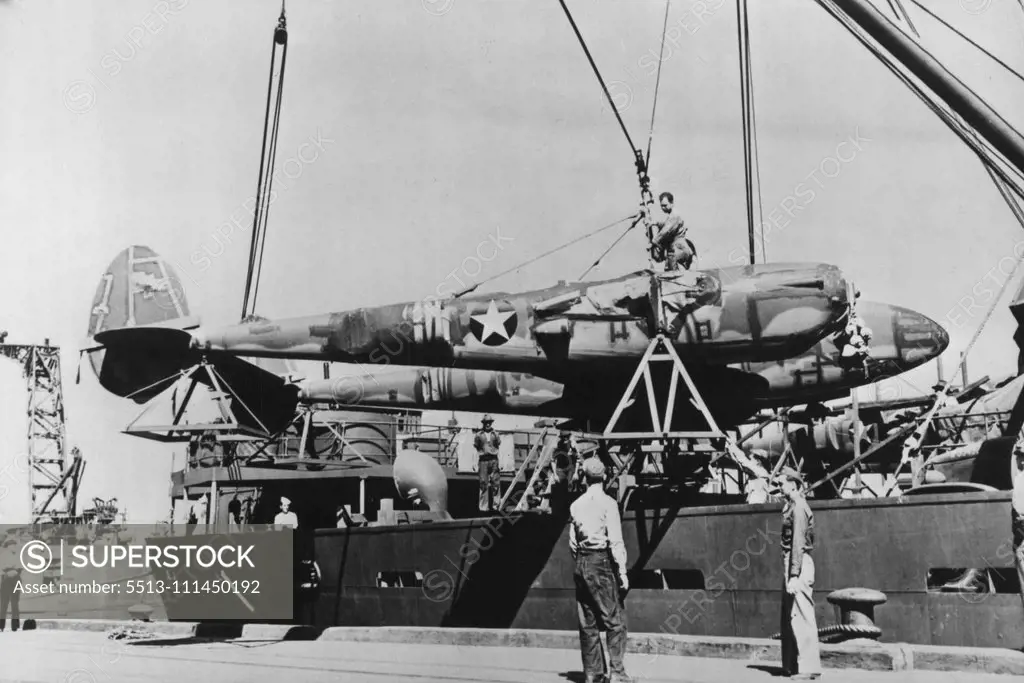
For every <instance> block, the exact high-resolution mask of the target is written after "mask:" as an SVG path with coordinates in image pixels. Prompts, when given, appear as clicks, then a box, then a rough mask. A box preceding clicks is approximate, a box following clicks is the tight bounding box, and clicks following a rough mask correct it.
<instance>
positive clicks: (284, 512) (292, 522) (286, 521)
mask: <svg viewBox="0 0 1024 683" xmlns="http://www.w3.org/2000/svg"><path fill="white" fill-rule="evenodd" d="M291 504H292V502H291V501H290V500H288V499H287V498H285V497H284V496H281V511H280V512H278V513H277V516H275V517H274V526H275V527H291V528H292V529H298V528H299V518H298V517H296V516H295V513H294V512H289V508H290V507H291Z"/></svg>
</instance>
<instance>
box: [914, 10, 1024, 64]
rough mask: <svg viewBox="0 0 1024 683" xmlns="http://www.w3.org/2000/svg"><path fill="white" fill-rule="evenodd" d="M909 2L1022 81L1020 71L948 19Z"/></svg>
mask: <svg viewBox="0 0 1024 683" xmlns="http://www.w3.org/2000/svg"><path fill="white" fill-rule="evenodd" d="M910 2H912V3H913V4H914V5H916V6H917V8H918V9H920V10H921V11H922V12H924V13H925V14H927V15H928V16H930V17H931V18H932V19H934V20H935V21H937V22H939V23H940V24H942V25H943V26H945V27H946V28H947V29H949V30H950V31H952V32H953V33H955V34H956V35H957V36H959V37H960V38H962V39H963V40H965V41H966V42H967V43H969V44H970V45H971V46H972V47H974V48H975V49H977V50H978V51H979V52H981V54H983V55H985V56H986V57H988V58H989V59H991V60H992V61H993V62H995V63H996V64H998V65H999V66H1001V67H1003V69H1005V70H1006V71H1008V72H1009V73H1010V75H1012V76H1013V77H1014V78H1016V79H1017V80H1019V81H1022V82H1024V76H1022V75H1021V74H1020V72H1018V71H1017V70H1016V69H1014V68H1013V67H1012V66H1010V65H1009V64H1007V63H1006V62H1005V61H1003V60H1002V59H1000V58H999V57H997V56H995V55H994V54H992V53H991V52H989V51H988V50H986V49H985V48H984V47H982V46H981V45H979V44H978V43H977V42H975V41H974V40H971V39H970V38H969V37H968V36H967V35H966V34H964V33H963V32H962V31H960V30H959V29H957V28H956V27H955V26H953V25H952V24H950V23H949V22H948V21H946V20H945V19H943V18H942V17H940V16H939V15H937V14H936V13H935V12H933V11H931V10H930V9H928V8H927V7H925V6H924V5H922V4H921V3H920V2H918V0H910ZM909 19H910V17H909V16H908V17H907V20H908V21H909ZM914 33H915V35H917V32H916V31H915V32H914Z"/></svg>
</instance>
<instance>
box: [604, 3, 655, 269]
mask: <svg viewBox="0 0 1024 683" xmlns="http://www.w3.org/2000/svg"><path fill="white" fill-rule="evenodd" d="M671 6H672V0H665V20H664V22H663V23H662V26H661V52H659V53H658V75H657V76H655V78H654V104H653V105H651V128H650V130H649V131H648V132H647V158H646V159H645V160H644V166H645V167H646V168H650V167H651V145H652V144H653V143H654V115H655V113H657V111H658V89H659V88H660V87H661V65H662V64H663V63H664V62H665V36H666V34H668V10H669V8H670V7H671ZM598 260H600V259H598Z"/></svg>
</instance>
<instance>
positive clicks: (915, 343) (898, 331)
mask: <svg viewBox="0 0 1024 683" xmlns="http://www.w3.org/2000/svg"><path fill="white" fill-rule="evenodd" d="M895 314H896V320H895V324H894V325H893V328H894V332H895V337H896V338H895V340H894V341H895V342H896V348H897V349H898V350H899V355H900V360H902V361H903V365H904V366H905V367H907V368H911V367H915V366H918V365H921V364H922V363H926V362H928V361H929V360H931V359H932V358H935V357H936V356H938V355H939V354H941V353H942V352H943V351H945V350H946V347H948V346H949V333H948V332H946V330H945V329H943V327H942V326H941V325H939V324H938V323H937V322H935V321H934V320H932V319H931V318H929V317H927V316H924V315H921V314H920V313H918V312H916V311H911V310H909V309H905V308H900V309H897V310H896V312H895Z"/></svg>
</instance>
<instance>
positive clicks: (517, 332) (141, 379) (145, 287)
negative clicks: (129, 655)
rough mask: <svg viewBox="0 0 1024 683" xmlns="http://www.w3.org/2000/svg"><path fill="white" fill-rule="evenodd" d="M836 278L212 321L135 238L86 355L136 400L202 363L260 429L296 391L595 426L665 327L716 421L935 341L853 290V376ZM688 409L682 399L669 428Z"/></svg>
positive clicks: (810, 269)
mask: <svg viewBox="0 0 1024 683" xmlns="http://www.w3.org/2000/svg"><path fill="white" fill-rule="evenodd" d="M849 291H850V288H849V287H848V284H847V282H846V281H845V279H844V277H843V275H842V273H841V272H840V270H839V269H838V268H837V267H835V266H831V265H827V264H816V263H811V264H766V265H754V266H738V267H732V268H721V269H709V270H702V271H694V272H692V273H691V272H684V273H681V274H676V273H671V274H661V273H653V272H651V271H641V272H638V273H633V274H630V275H626V276H623V277H619V278H615V279H611V280H603V281H595V282H582V283H564V282H560V283H558V284H557V285H556V286H554V287H550V288H547V289H542V290H535V291H529V292H521V293H489V294H478V295H474V296H467V297H464V298H456V299H449V300H446V301H437V300H424V301H416V302H408V303H401V304H394V305H389V306H380V307H375V308H359V309H354V310H349V311H343V312H339V313H326V314H321V315H313V316H308V317H301V318H288V319H281V320H257V321H252V322H242V323H239V324H234V325H224V326H211V325H206V324H202V323H201V321H200V320H198V319H197V318H193V317H191V316H190V315H189V311H188V306H187V303H186V300H185V296H184V291H183V288H182V286H181V281H180V279H179V278H178V275H177V274H176V273H175V272H174V269H173V268H172V267H171V266H170V264H168V263H167V262H166V261H164V260H163V259H162V258H161V257H159V256H158V255H157V254H156V253H155V252H153V251H152V250H151V249H149V248H147V247H143V246H133V247H129V248H128V249H126V250H124V251H122V252H121V253H120V254H118V256H117V257H116V258H115V259H114V261H113V262H112V263H111V264H110V267H109V268H108V270H107V273H106V274H105V275H104V277H103V279H102V280H101V282H100V285H99V288H98V289H97V292H96V296H95V299H94V302H93V308H92V314H91V316H90V320H89V341H88V342H87V344H86V346H85V348H84V349H83V350H84V351H86V352H88V354H89V357H90V361H91V364H92V367H93V369H94V370H95V372H96V375H97V377H98V378H99V381H100V383H101V385H102V386H103V387H104V388H106V389H107V390H108V391H110V392H112V393H114V394H116V395H118V396H122V397H127V398H131V399H132V400H134V401H135V402H137V403H145V402H147V401H149V400H150V399H152V398H154V397H155V396H156V395H158V394H160V393H161V392H163V391H165V390H166V389H167V387H168V386H169V382H173V380H174V379H176V378H177V377H179V376H180V373H181V372H182V371H183V370H185V369H186V368H189V367H192V366H194V365H196V364H197V363H199V362H201V361H205V362H207V363H209V364H211V365H212V366H213V367H214V368H216V370H217V371H218V373H219V374H220V375H221V376H223V377H224V378H225V380H226V383H227V384H229V385H230V386H231V389H232V391H233V392H234V394H235V395H236V396H237V398H239V399H240V400H242V401H243V402H244V404H245V405H246V406H247V407H248V408H249V409H250V410H251V411H252V412H253V413H254V414H255V415H256V416H257V417H258V419H259V420H260V422H261V423H262V424H263V425H265V426H266V428H267V429H268V430H271V431H273V430H274V429H275V428H283V426H284V425H285V424H286V423H287V422H288V420H290V419H291V418H292V417H293V414H294V410H295V407H296V405H297V403H298V402H299V401H300V400H301V401H307V402H317V403H320V402H335V403H341V404H348V405H366V406H386V407H392V408H394V407H408V408H418V409H427V410H430V409H436V410H449V409H452V410H474V411H483V410H487V411H494V412H503V413H521V414H527V415H536V416H553V417H565V418H574V419H576V420H580V421H593V422H594V423H597V424H603V421H606V420H607V419H608V417H609V416H610V415H611V414H612V412H613V411H614V409H615V406H616V405H617V404H618V402H619V400H620V399H621V397H622V394H623V392H624V390H625V388H626V386H627V384H628V382H629V380H630V378H631V377H632V375H633V373H634V372H635V371H636V368H637V364H638V362H639V361H640V360H641V358H642V356H643V354H644V353H645V351H647V349H648V346H649V345H650V343H651V341H652V339H653V338H654V337H655V336H656V335H657V334H658V333H659V332H661V333H662V334H663V335H665V336H666V337H667V338H668V340H669V341H670V342H671V344H672V346H673V348H674V349H675V351H676V352H677V353H678V355H679V357H680V359H681V360H682V361H683V363H685V365H686V368H687V372H688V373H689V374H690V376H691V377H692V379H693V381H694V383H695V384H696V386H697V388H698V390H699V391H700V393H701V395H702V397H703V399H704V401H705V402H706V404H707V406H708V408H709V409H710V410H711V412H712V413H713V414H714V415H715V417H716V419H717V421H718V423H719V425H720V426H721V427H722V428H727V427H729V426H732V425H735V424H737V423H739V422H741V421H742V420H744V419H746V418H748V417H749V416H750V415H751V414H753V413H754V412H755V411H756V410H758V409H759V408H762V407H767V406H775V405H786V404H799V403H807V402H810V401H819V400H827V399H829V398H835V397H837V396H841V395H843V394H845V393H847V392H848V391H849V390H850V388H852V387H854V386H859V385H863V384H868V383H871V382H874V381H877V380H879V379H882V378H885V377H891V376H893V375H895V374H898V373H900V372H904V371H906V370H909V369H911V368H913V367H916V366H918V365H920V364H922V363H925V362H927V361H928V360H930V359H932V358H934V357H936V356H937V355H939V354H940V353H941V352H942V351H943V350H944V349H945V348H946V346H947V345H948V342H949V338H948V335H947V334H946V332H945V331H944V330H943V329H942V328H941V327H940V326H939V325H937V324H936V323H935V322H933V321H931V320H929V319H928V318H926V317H925V316H923V315H920V314H918V313H915V312H913V311H910V310H908V309H905V308H900V307H896V306H889V305H886V304H876V303H867V302H862V303H860V304H859V308H858V310H859V315H860V316H861V318H862V319H863V320H864V322H865V323H866V324H867V325H868V326H869V327H871V328H872V329H873V330H874V341H873V342H872V351H871V357H870V359H869V361H868V364H867V370H866V372H862V373H851V372H849V371H848V370H846V369H844V368H843V366H842V365H841V363H840V362H839V361H840V351H841V350H840V349H839V348H838V346H837V343H836V342H835V341H834V337H835V336H836V334H837V333H838V332H840V331H841V330H842V328H843V326H844V325H845V322H846V320H847V318H848V316H849V314H850V310H851V302H850V301H849ZM659 320H660V321H661V323H659ZM246 358H250V359H254V360H252V361H249V360H245V359H246ZM272 358H277V359H285V360H287V361H301V360H306V361H310V360H312V361H326V362H331V363H341V364H358V375H356V374H353V372H354V371H355V370H356V366H353V365H349V366H347V370H348V374H346V375H344V376H342V377H340V378H338V377H335V378H334V379H301V380H298V381H296V380H295V379H294V378H291V377H286V376H283V373H278V372H271V371H269V370H267V369H265V368H264V367H261V365H262V364H265V363H266V361H263V360H260V359H272ZM383 366H392V367H383ZM394 366H398V367H394ZM651 367H652V368H656V367H657V366H656V365H652V366H651ZM627 412H628V411H627ZM699 418H700V415H699V413H698V412H697V411H696V409H692V407H691V406H680V410H678V411H677V413H676V416H675V421H674V422H673V425H672V427H673V428H674V429H686V428H689V427H692V426H693V424H695V421H696V420H699Z"/></svg>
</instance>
